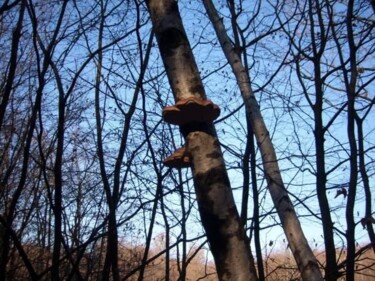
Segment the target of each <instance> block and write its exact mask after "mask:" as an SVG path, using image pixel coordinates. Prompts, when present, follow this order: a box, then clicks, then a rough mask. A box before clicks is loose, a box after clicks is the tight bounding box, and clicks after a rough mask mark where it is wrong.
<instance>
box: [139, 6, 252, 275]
mask: <svg viewBox="0 0 375 281" xmlns="http://www.w3.org/2000/svg"><path fill="white" fill-rule="evenodd" d="M146 3H147V5H148V8H149V12H150V15H151V19H152V23H153V28H154V31H155V34H156V38H157V41H158V44H159V49H160V53H161V57H162V59H163V63H164V66H165V69H166V72H167V75H168V79H169V82H170V85H171V88H172V91H173V94H174V98H175V101H176V102H177V101H179V100H181V99H185V98H190V97H194V98H197V99H206V94H205V91H204V88H203V85H202V81H201V78H200V75H199V72H198V68H197V65H196V63H195V59H194V57H193V54H192V50H191V47H190V44H189V41H188V39H187V36H186V33H185V30H184V27H183V24H182V20H181V17H180V14H179V11H178V6H177V1H174V0H163V1H159V0H148V1H146ZM180 129H181V132H182V134H183V135H184V137H185V139H186V142H187V144H186V146H187V151H188V152H189V154H190V157H191V162H192V173H193V179H194V186H195V191H196V195H197V202H198V207H199V212H200V215H201V220H202V224H203V226H204V228H205V231H206V234H207V239H208V241H209V244H210V248H211V251H212V254H213V256H214V259H215V263H216V269H217V273H218V277H219V279H220V280H257V276H256V272H255V267H254V262H253V259H252V256H251V253H250V247H249V243H248V238H247V237H246V233H245V231H244V228H243V226H242V223H241V221H240V217H239V214H238V211H237V209H236V205H235V202H234V198H233V194H232V191H231V187H230V183H229V179H228V174H227V171H226V168H225V164H224V159H223V154H222V151H221V148H220V145H219V141H218V139H217V135H216V131H215V128H214V126H213V124H212V123H201V122H194V123H193V122H190V123H188V124H186V125H182V126H181V127H180Z"/></svg>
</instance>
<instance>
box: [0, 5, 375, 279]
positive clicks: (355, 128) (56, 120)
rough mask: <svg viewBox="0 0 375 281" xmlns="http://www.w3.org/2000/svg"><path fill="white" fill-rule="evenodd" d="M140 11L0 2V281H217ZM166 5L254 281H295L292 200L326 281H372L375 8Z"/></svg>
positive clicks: (149, 21)
mask: <svg viewBox="0 0 375 281" xmlns="http://www.w3.org/2000/svg"><path fill="white" fill-rule="evenodd" d="M152 2H153V1H151V0H150V1H138V0H134V1H132V0H96V1H81V0H63V1H45V0H33V1H31V0H4V1H0V46H1V48H0V280H29V279H30V280H47V279H50V280H217V278H218V277H217V276H216V271H218V272H219V273H218V275H219V278H222V277H221V275H220V274H221V273H220V270H221V269H218V268H215V263H216V266H217V265H218V257H217V255H216V252H215V247H217V246H215V245H216V244H215V243H213V241H212V240H211V237H212V235H211V234H210V232H209V231H208V228H207V225H206V222H205V219H204V216H203V215H202V213H203V212H202V207H201V206H202V196H201V194H203V193H205V192H206V193H209V190H208V189H207V190H204V189H203V191H200V189H199V190H198V187H197V186H198V185H199V182H198V180H197V177H198V176H197V174H199V173H197V171H196V170H197V169H198V168H197V166H194V167H193V170H192V169H190V168H180V167H179V168H171V167H168V165H165V160H166V159H167V158H168V157H170V156H171V155H173V153H174V152H175V151H176V150H178V149H179V148H181V147H184V146H185V145H186V146H187V147H188V146H189V145H190V146H191V145H192V141H191V138H192V137H191V133H192V132H191V129H186V127H179V126H177V125H174V124H170V123H168V122H166V121H165V119H164V118H163V110H164V109H165V108H166V107H168V106H173V105H174V104H175V103H176V102H177V101H178V100H179V96H178V95H184V94H186V93H182V94H181V93H180V92H178V91H177V90H176V89H177V88H176V85H175V84H173V83H174V80H173V79H171V76H170V75H171V74H170V73H172V74H173V71H174V70H171V69H169V68H168V64H167V63H166V61H165V53H168V52H172V51H171V49H167V50H164V49H163V48H162V47H160V45H161V42H162V39H161V35H160V30H159V29H160V28H159V26H155V22H157V20H158V19H157V18H156V19H155V18H154V17H155V16H154V15H153V13H152V9H151V8H150V6H151V7H152V4H151V3H152ZM160 2H165V3H169V2H171V3H172V2H173V5H175V6H176V7H177V8H178V12H179V13H178V14H179V15H180V16H181V19H182V24H181V26H180V27H179V28H183V32H186V38H185V37H184V38H183V39H184V40H185V39H186V42H188V43H186V44H185V43H184V44H185V45H184V46H185V47H186V48H188V49H191V52H192V54H193V56H192V57H190V60H189V61H193V60H194V61H195V62H194V63H196V66H197V69H198V72H197V73H198V75H197V76H199V77H200V79H201V83H202V85H203V88H204V90H203V92H204V94H205V99H208V100H210V101H212V102H213V104H214V105H215V106H217V107H218V108H220V116H218V118H217V119H216V120H212V122H211V123H212V124H211V123H210V126H211V127H210V130H211V128H215V129H212V130H214V131H215V134H214V133H212V135H214V136H215V138H216V139H215V140H216V142H215V145H216V144H217V146H218V149H219V150H220V151H221V152H222V158H223V160H224V162H223V163H224V164H225V166H222V167H224V168H225V171H226V173H227V175H228V184H227V186H228V188H229V192H230V196H232V194H233V200H234V203H235V207H236V211H235V212H234V211H233V212H234V213H235V214H236V215H234V216H235V217H236V219H237V216H238V223H239V224H240V228H241V231H243V233H244V237H243V240H244V241H246V243H247V246H248V250H249V252H250V253H251V255H252V257H253V259H250V260H252V263H253V266H254V270H253V271H252V272H255V270H256V273H255V275H256V277H254V278H256V279H259V280H292V279H293V278H301V276H300V273H299V270H300V263H299V258H298V253H296V251H295V250H294V245H291V240H290V239H291V238H290V237H289V236H290V235H292V236H293V234H294V233H292V232H290V231H287V227H288V225H287V223H286V222H285V221H286V219H285V218H284V216H283V214H285V212H287V211H288V210H289V209H288V208H286V209H287V210H286V211H285V210H284V211H283V209H282V206H281V207H280V206H279V205H278V204H279V201H282V200H284V199H285V198H287V199H285V200H286V201H288V204H290V206H292V207H293V211H290V212H291V213H292V212H294V213H295V216H296V219H297V222H300V224H301V227H302V231H303V233H301V234H303V235H304V236H305V237H306V239H307V242H308V247H309V248H310V249H311V251H312V252H313V253H314V255H315V256H316V258H317V261H318V262H317V265H318V266H319V269H320V271H321V273H322V275H323V277H324V279H326V280H348V281H349V280H354V278H355V280H375V270H374V268H375V256H374V253H375V234H374V224H375V211H374V207H373V206H374V204H375V200H374V196H373V193H374V183H375V180H374V179H375V122H374V120H375V111H374V106H375V94H374V93H375V82H374V80H375V65H374V61H375V55H374V52H375V44H374V42H375V40H374V39H375V30H374V27H375V7H374V2H373V1H371V0H358V1H354V0H349V1H339V0H337V1H328V0H306V1H261V0H259V1H242V0H238V1H235V0H227V1H224V0H217V1H206V0H205V1H187V0H179V1H167V0H165V1H160ZM210 5H212V6H210ZM210 9H211V10H210ZM215 12H217V15H215ZM215 16H217V17H218V19H219V20H215ZM220 28H221V29H220ZM220 32H221V33H220ZM171 36H172V35H171ZM170 38H172V37H168V39H166V40H172V39H170ZM176 41H178V40H176ZM171 42H172V41H168V44H166V45H168V46H169V47H170V48H174V46H172V47H171V45H173V44H172V43H171ZM173 42H174V41H173ZM184 42H185V41H184ZM176 44H178V43H176ZM184 54H185V55H186V53H184ZM236 63H237V66H238V64H240V65H241V67H242V68H241V71H242V72H241V73H245V74H244V75H245V76H246V78H247V79H248V86H249V87H250V94H251V96H250V97H247V96H246V93H245V92H244V91H245V90H244V89H243V84H241V81H240V80H239V79H238V76H237V73H236V67H234V65H235V64H236ZM186 68H187V65H186ZM186 71H187V70H186ZM193 72H194V71H193ZM181 73H182V76H183V75H184V72H181ZM174 74H177V71H174ZM239 81H240V82H239ZM244 84H245V83H244ZM244 93H245V94H244ZM176 96H177V98H176ZM250 100H251V101H254V102H253V105H251V104H249V103H251V101H250ZM252 106H255V107H256V108H257V110H258V111H259V116H260V117H261V118H262V120H263V121H262V122H264V126H265V127H264V128H266V129H267V138H269V141H270V144H272V148H273V149H274V154H275V156H276V157H277V160H270V161H268V160H267V159H268V158H267V157H266V156H265V150H264V148H263V147H262V145H264V143H263V142H262V140H261V139H260V138H259V136H258V135H257V132H258V131H257V124H258V123H256V121H254V120H255V119H254V118H255V117H254V114H253V113H254V111H251V110H252V108H253V107H252ZM258 111H256V112H258ZM252 114H253V115H252ZM202 126H203V125H202ZM207 126H208V125H207ZM189 128H190V127H189ZM207 130H208V129H207ZM212 130H211V131H212ZM193 133H194V132H193ZM187 139H189V142H190V144H187V142H186V140H187ZM188 149H190V148H189V147H188ZM221 152H220V153H221ZM197 154H199V153H197ZM202 155H203V153H202ZM190 156H191V157H193V158H194V159H193V160H194V161H198V160H196V159H197V156H196V155H194V153H193V152H192V154H191V155H190ZM202 157H203V156H202ZM215 157H216V156H215ZM220 157H221V156H220ZM218 158H219V157H218ZM194 161H193V163H197V162H194ZM271 162H272V163H271ZM275 163H276V164H275ZM273 164H275V165H276V166H277V165H278V168H279V174H280V182H281V183H277V184H278V185H279V187H280V188H281V190H282V191H283V192H284V193H283V195H282V196H280V198H279V199H280V200H279V201H277V200H276V199H275V198H276V197H275V189H274V188H273V187H272V184H273V182H272V179H273V178H272V177H271V176H270V174H269V172H268V170H267V169H269V167H270V165H273ZM194 165H196V164H194ZM272 167H273V166H272ZM192 171H193V172H192ZM198 172H199V171H198ZM212 178H214V176H211V177H209V178H208V179H207V181H206V182H208V181H210V180H211V179H212ZM224 181H225V180H224ZM200 192H202V193H200ZM197 194H198V195H197ZM288 206H289V205H288ZM221 207H222V208H223V210H224V209H225V206H224V205H222V206H221ZM283 212H284V213H283ZM202 218H203V219H202ZM211 230H212V228H211ZM214 232H215V229H214ZM291 233H292V234H291ZM214 234H215V233H214ZM218 235H219V234H218ZM225 246H226V245H225ZM228 248H229V246H228ZM234 250H236V249H234ZM237 250H238V249H237ZM276 257H277V258H279V259H280V262H278V260H277V258H276ZM294 259H296V261H297V262H295V261H294ZM303 276H305V275H303V273H302V277H303ZM361 278H363V279H361ZM305 279H306V278H305ZM222 280H224V279H222ZM225 280H227V279H225ZM249 280H250V279H249ZM293 280H300V279H293ZM306 280H307V279H306Z"/></svg>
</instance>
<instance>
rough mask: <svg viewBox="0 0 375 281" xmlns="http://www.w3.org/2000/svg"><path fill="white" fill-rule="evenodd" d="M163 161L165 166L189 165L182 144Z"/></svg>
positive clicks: (179, 166) (180, 166)
mask: <svg viewBox="0 0 375 281" xmlns="http://www.w3.org/2000/svg"><path fill="white" fill-rule="evenodd" d="M163 162H164V165H165V166H167V167H170V168H189V167H190V166H191V162H190V157H189V156H188V155H187V153H186V149H185V147H184V146H183V147H181V148H179V149H177V150H176V151H175V152H174V153H173V154H172V155H170V156H169V157H167V158H166V159H165V160H164V161H163Z"/></svg>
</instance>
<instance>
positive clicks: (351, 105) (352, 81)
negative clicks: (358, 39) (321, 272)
mask: <svg viewBox="0 0 375 281" xmlns="http://www.w3.org/2000/svg"><path fill="white" fill-rule="evenodd" d="M353 9H354V0H350V1H349V3H348V11H347V18H346V24H347V34H348V45H349V52H350V59H349V61H350V70H349V71H350V72H349V71H348V72H346V80H345V82H346V90H347V98H348V125H347V134H348V140H349V147H350V154H349V163H350V176H349V188H348V199H347V204H346V223H347V230H346V241H347V251H348V252H347V258H346V280H347V281H354V279H355V278H354V277H355V226H356V223H355V220H354V206H355V198H356V193H357V180H358V161H357V141H356V135H355V115H356V110H355V97H356V89H355V88H356V84H357V75H358V72H357V60H356V46H355V42H354V34H353V33H354V31H353V22H352V19H353Z"/></svg>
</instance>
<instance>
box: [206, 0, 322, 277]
mask: <svg viewBox="0 0 375 281" xmlns="http://www.w3.org/2000/svg"><path fill="white" fill-rule="evenodd" d="M203 3H204V5H205V7H206V11H207V13H208V16H209V17H210V20H211V22H212V24H213V26H214V28H215V31H216V35H217V37H218V39H219V41H220V45H221V46H222V49H223V51H224V54H225V56H226V57H227V60H228V62H229V63H230V65H231V67H232V70H233V72H234V74H235V76H236V79H237V83H238V85H239V88H240V91H241V94H242V97H243V99H244V102H245V107H246V114H247V115H248V116H249V119H250V121H251V126H252V128H253V130H254V134H255V137H256V139H257V142H258V146H259V150H260V152H261V154H262V160H263V167H264V171H265V177H266V180H267V183H268V188H269V191H270V194H271V197H272V200H273V202H274V205H275V207H276V209H277V212H278V214H279V218H280V221H281V224H282V226H283V229H284V232H285V235H286V237H287V239H288V242H289V246H290V249H291V250H292V253H293V255H294V258H295V259H296V262H297V265H298V268H299V270H300V272H301V275H302V278H303V280H322V279H323V278H322V274H321V272H320V270H319V266H318V263H317V260H316V258H315V256H314V254H313V252H312V250H311V248H310V246H309V245H308V243H307V240H306V238H305V236H304V234H303V231H302V228H301V225H300V222H299V220H298V218H297V215H296V212H295V210H294V207H293V204H292V202H291V200H290V199H289V196H288V193H287V191H286V189H285V187H284V183H283V180H282V178H281V173H280V169H279V166H278V163H277V157H276V153H275V150H274V147H273V144H272V141H271V138H270V135H269V133H268V130H267V128H266V125H265V123H264V120H263V117H262V115H261V113H260V109H259V105H258V103H257V101H256V99H255V96H254V94H253V91H252V89H251V84H250V77H249V75H248V73H247V71H246V69H245V68H244V67H243V64H242V62H241V58H240V57H239V56H238V54H237V52H236V51H235V49H234V48H233V46H232V44H231V41H230V39H229V37H228V35H227V33H226V30H225V27H224V24H223V22H222V19H221V18H220V17H219V15H218V13H217V11H216V9H215V7H214V5H213V3H212V1H210V0H204V1H203Z"/></svg>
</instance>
